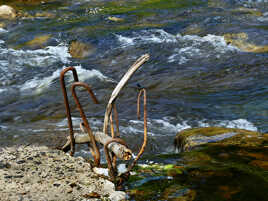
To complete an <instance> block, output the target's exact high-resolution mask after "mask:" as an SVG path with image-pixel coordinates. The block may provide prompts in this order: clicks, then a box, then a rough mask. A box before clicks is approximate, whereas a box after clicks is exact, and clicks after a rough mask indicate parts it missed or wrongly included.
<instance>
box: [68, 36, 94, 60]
mask: <svg viewBox="0 0 268 201" xmlns="http://www.w3.org/2000/svg"><path fill="white" fill-rule="evenodd" d="M95 50H96V49H95V47H93V46H92V45H91V44H85V43H82V42H79V41H77V40H74V41H71V42H70V45H69V53H70V55H71V56H72V57H73V58H77V59H83V58H86V57H88V56H89V55H91V54H93V53H94V52H95Z"/></svg>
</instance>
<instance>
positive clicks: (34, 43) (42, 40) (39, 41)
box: [16, 34, 51, 49]
mask: <svg viewBox="0 0 268 201" xmlns="http://www.w3.org/2000/svg"><path fill="white" fill-rule="evenodd" d="M50 39H51V35H50V34H48V35H40V36H36V37H34V38H33V39H32V40H29V41H27V42H25V43H23V44H20V45H18V46H17V47H16V49H20V48H23V47H27V48H30V49H38V48H45V47H46V46H47V43H48V41H49V40H50Z"/></svg>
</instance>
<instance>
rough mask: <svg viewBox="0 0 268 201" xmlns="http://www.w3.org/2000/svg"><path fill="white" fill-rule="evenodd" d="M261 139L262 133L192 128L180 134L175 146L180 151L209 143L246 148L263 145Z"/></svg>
mask: <svg viewBox="0 0 268 201" xmlns="http://www.w3.org/2000/svg"><path fill="white" fill-rule="evenodd" d="M260 138H261V135H260V133H258V132H253V131H248V130H244V129H236V128H222V127H205V128H191V129H186V130H183V131H181V132H179V133H178V134H177V135H176V137H175V140H174V145H175V147H176V148H177V149H178V150H180V151H185V150H191V149H192V148H194V147H197V146H200V145H203V144H207V143H224V144H227V145H235V144H236V143H238V144H240V143H241V146H246V145H249V144H250V143H251V142H252V143H256V144H253V145H254V146H255V145H257V144H258V143H261V141H260ZM254 140H255V141H254ZM242 142H243V143H242Z"/></svg>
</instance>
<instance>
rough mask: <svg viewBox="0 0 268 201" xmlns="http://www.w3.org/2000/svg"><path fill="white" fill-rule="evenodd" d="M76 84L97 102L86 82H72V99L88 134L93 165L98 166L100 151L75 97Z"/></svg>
mask: <svg viewBox="0 0 268 201" xmlns="http://www.w3.org/2000/svg"><path fill="white" fill-rule="evenodd" d="M78 86H81V87H84V88H85V89H86V90H87V91H88V92H89V94H90V96H91V98H92V100H93V102H94V103H96V104H98V103H99V102H98V100H97V98H96V97H95V95H94V93H93V92H92V90H91V88H90V87H89V86H88V85H87V84H86V83H83V82H75V83H73V84H72V95H73V97H74V100H75V103H76V105H77V108H78V109H79V112H80V116H81V117H82V119H83V123H84V126H85V127H86V130H87V133H88V136H89V138H90V141H91V144H92V146H93V151H92V149H91V148H90V150H91V153H92V155H93V157H94V162H95V166H99V165H100V151H99V148H98V147H97V144H96V140H95V137H94V136H93V133H92V130H91V128H90V126H89V123H88V121H87V118H86V115H85V113H84V111H83V109H82V106H81V104H80V102H79V100H78V98H77V95H76V92H75V88H76V87H78Z"/></svg>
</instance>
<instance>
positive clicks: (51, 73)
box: [0, 0, 268, 153]
mask: <svg viewBox="0 0 268 201" xmlns="http://www.w3.org/2000/svg"><path fill="white" fill-rule="evenodd" d="M0 3H4V2H2V1H0ZM11 5H15V6H16V8H17V9H20V10H21V12H25V13H26V12H27V13H28V14H30V15H32V16H35V17H21V18H18V19H16V20H13V21H8V20H7V21H5V23H6V24H7V26H6V27H4V28H1V29H0V144H1V146H7V145H10V144H14V143H16V142H18V139H23V141H26V142H27V141H29V142H30V141H31V138H32V137H34V136H40V135H45V136H55V135H57V134H58V133H61V134H62V133H68V126H67V119H66V116H65V108H64V104H63V96H62V92H61V88H60V82H59V75H60V72H61V70H62V69H64V68H65V67H67V66H74V67H75V68H76V70H77V71H78V76H79V79H80V81H83V82H86V83H88V84H89V85H90V86H92V88H93V91H94V93H95V94H96V96H97V98H98V99H99V101H100V104H99V105H94V104H93V103H92V101H91V100H90V99H89V96H88V94H87V93H85V91H81V92H80V93H79V97H81V98H80V99H81V102H82V103H83V105H84V109H85V111H86V114H87V117H88V119H89V122H90V125H91V127H92V128H93V129H94V130H101V127H102V122H103V118H104V112H105V107H106V104H107V102H108V99H109V96H110V94H111V92H112V91H113V88H114V87H115V86H116V84H117V83H118V81H119V80H120V79H121V77H122V76H123V75H124V73H125V72H126V71H127V69H128V67H129V66H130V65H131V64H132V63H133V62H134V61H135V60H136V59H137V58H138V57H140V56H141V55H143V54H145V53H149V54H150V60H149V61H148V62H147V63H146V64H144V65H143V67H142V68H141V69H140V70H139V71H138V72H136V73H135V74H134V76H133V77H132V78H131V80H130V81H129V84H128V86H127V87H126V88H125V89H124V90H123V91H122V93H121V95H120V96H119V99H118V100H117V106H118V111H119V121H120V133H121V135H122V136H123V137H124V139H126V140H127V141H128V142H129V143H130V142H131V144H132V146H136V145H137V144H140V143H141V142H142V136H143V121H142V120H137V117H136V97H137V91H136V90H135V88H134V87H133V86H136V85H137V83H139V84H140V85H142V86H144V87H146V88H147V89H148V92H147V93H148V131H149V146H148V148H147V150H146V151H147V153H164V152H172V151H173V145H172V141H173V138H174V136H175V135H176V133H177V132H179V131H180V130H182V129H186V128H192V127H206V126H224V127H231V128H243V129H248V130H253V131H259V132H268V60H267V59H268V53H267V52H268V50H266V51H261V52H260V51H255V52H254V51H250V47H252V44H254V45H255V46H258V47H264V46H267V45H268V1H266V0H256V1H253V0H226V1H224V0H222V1H221V0H215V1H213V0H210V1H205V0H201V1H200V0H199V1H197V0H184V1H181V0H168V1H164V0H157V1H156V0H155V1H154V0H150V1H149V0H132V1H106V0H103V1H94V0H92V1H91V0H73V1H63V0H62V1H60V0H57V1H49V2H48V3H42V4H41V5H24V4H19V3H18V4H15V3H14V2H13V4H12V1H11ZM37 13H49V14H50V15H49V16H50V17H47V16H48V15H43V16H42V15H40V16H41V17H36V16H37V15H36V14H37ZM51 16H52V17H51ZM111 17H116V19H117V18H119V19H120V20H118V21H116V20H111ZM237 33H243V34H244V35H246V36H247V41H246V42H247V44H251V45H245V46H247V47H246V48H249V49H246V50H245V48H243V46H242V47H241V45H240V46H239V45H236V43H232V42H231V43H229V42H227V41H226V40H225V39H224V35H225V34H237ZM44 35H48V36H49V40H48V41H46V42H45V43H44V44H42V45H35V46H31V45H29V43H27V41H31V40H33V39H34V38H36V37H40V36H44ZM73 40H77V41H80V42H83V43H86V44H90V46H91V51H90V53H89V54H88V56H87V57H85V58H82V59H81V58H73V57H72V56H71V55H70V53H69V51H68V47H69V44H70V43H71V41H73ZM71 83H72V77H71V76H70V75H68V78H67V85H68V87H70V85H71ZM69 94H71V93H70V91H69ZM70 99H71V100H72V101H71V108H72V114H73V120H74V126H75V130H79V123H80V122H81V118H80V116H79V112H78V111H77V110H76V109H75V104H74V101H73V99H72V98H71V96H70ZM19 142H21V141H19ZM82 152H83V150H82Z"/></svg>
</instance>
